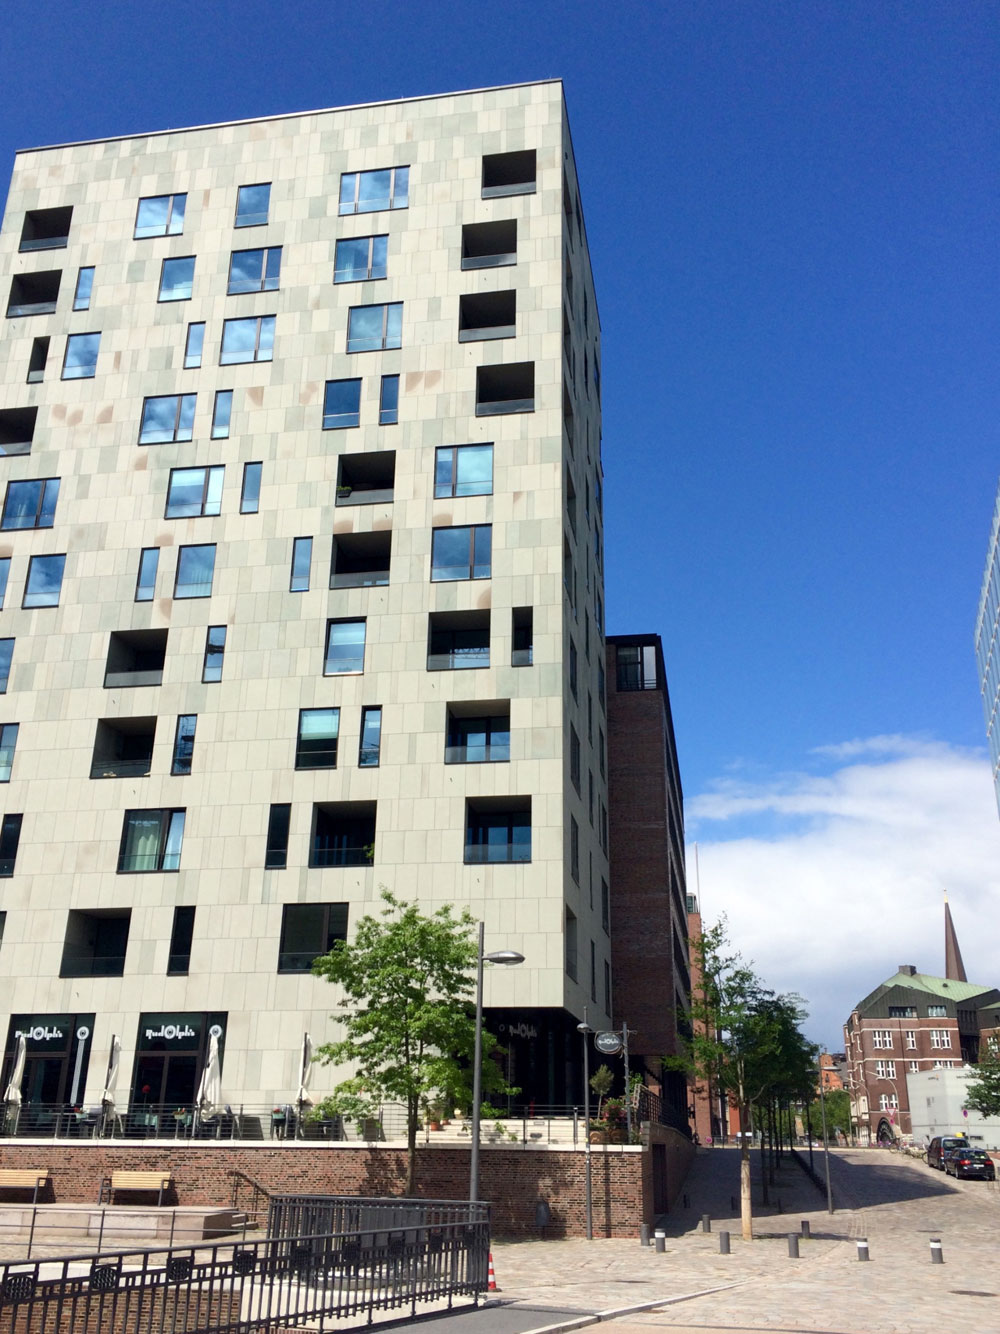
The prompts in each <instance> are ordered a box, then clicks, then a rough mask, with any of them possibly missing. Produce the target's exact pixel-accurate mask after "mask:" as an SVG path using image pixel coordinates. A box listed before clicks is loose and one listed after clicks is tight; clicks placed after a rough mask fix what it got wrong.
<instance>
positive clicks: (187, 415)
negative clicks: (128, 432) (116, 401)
mask: <svg viewBox="0 0 1000 1334" xmlns="http://www.w3.org/2000/svg"><path fill="white" fill-rule="evenodd" d="M195 397H196V396H195V395H194V394H165V395H163V396H162V397H159V398H145V399H143V402H142V421H141V423H140V425H139V444H140V445H162V444H166V443H167V442H168V441H172V440H190V439H191V437H192V434H193V432H194V404H195Z"/></svg>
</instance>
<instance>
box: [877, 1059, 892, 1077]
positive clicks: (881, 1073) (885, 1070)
mask: <svg viewBox="0 0 1000 1334" xmlns="http://www.w3.org/2000/svg"><path fill="white" fill-rule="evenodd" d="M875 1078H876V1079H895V1078H896V1062H895V1061H876V1062H875Z"/></svg>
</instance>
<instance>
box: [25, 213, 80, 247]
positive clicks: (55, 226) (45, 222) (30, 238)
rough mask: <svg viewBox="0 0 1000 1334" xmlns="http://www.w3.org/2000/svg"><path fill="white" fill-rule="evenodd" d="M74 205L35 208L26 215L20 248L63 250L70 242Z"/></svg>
mask: <svg viewBox="0 0 1000 1334" xmlns="http://www.w3.org/2000/svg"><path fill="white" fill-rule="evenodd" d="M72 221H73V206H72V205H69V206H68V207H65V208H34V209H31V211H30V212H28V213H25V215H24V226H23V227H22V228H21V244H20V245H19V246H18V250H20V251H22V252H23V251H25V250H61V249H62V248H63V247H64V246H66V245H68V244H69V228H70V223H71V222H72Z"/></svg>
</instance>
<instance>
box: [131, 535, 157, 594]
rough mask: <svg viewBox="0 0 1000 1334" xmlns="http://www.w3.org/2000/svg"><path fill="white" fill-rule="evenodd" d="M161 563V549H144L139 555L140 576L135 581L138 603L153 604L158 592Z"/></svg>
mask: <svg viewBox="0 0 1000 1334" xmlns="http://www.w3.org/2000/svg"><path fill="white" fill-rule="evenodd" d="M159 563H160V548H159V547H143V549H142V551H141V552H140V553H139V574H138V577H137V578H136V581H135V600H136V602H152V600H153V596H154V594H155V590H156V570H157V567H158V566H159Z"/></svg>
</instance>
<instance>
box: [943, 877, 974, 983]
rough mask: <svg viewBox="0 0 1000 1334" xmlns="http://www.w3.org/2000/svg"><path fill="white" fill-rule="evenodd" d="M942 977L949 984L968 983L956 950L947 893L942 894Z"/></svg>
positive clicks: (953, 925)
mask: <svg viewBox="0 0 1000 1334" xmlns="http://www.w3.org/2000/svg"><path fill="white" fill-rule="evenodd" d="M944 975H945V977H946V978H948V980H949V981H950V982H968V980H969V979H968V978H967V977H966V976H965V964H964V963H963V962H962V951H961V950H960V949H959V948H958V936H957V935H956V934H955V923H954V922H953V921H952V920H951V907H950V906H949V904H948V891H947V890H945V892H944Z"/></svg>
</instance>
